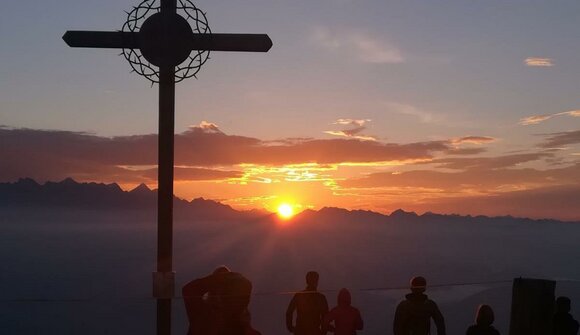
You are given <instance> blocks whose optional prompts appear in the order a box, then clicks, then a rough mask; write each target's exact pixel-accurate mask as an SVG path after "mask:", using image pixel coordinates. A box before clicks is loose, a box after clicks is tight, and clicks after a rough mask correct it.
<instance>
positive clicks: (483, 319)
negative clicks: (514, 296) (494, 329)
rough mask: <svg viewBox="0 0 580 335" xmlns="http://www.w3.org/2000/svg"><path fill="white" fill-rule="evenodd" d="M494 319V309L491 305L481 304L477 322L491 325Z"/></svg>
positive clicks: (478, 309)
mask: <svg viewBox="0 0 580 335" xmlns="http://www.w3.org/2000/svg"><path fill="white" fill-rule="evenodd" d="M494 320H495V316H494V315H493V309H491V307H490V306H489V305H479V307H478V308H477V313H476V314H475V324H477V325H478V326H491V324H492V323H493V321H494Z"/></svg>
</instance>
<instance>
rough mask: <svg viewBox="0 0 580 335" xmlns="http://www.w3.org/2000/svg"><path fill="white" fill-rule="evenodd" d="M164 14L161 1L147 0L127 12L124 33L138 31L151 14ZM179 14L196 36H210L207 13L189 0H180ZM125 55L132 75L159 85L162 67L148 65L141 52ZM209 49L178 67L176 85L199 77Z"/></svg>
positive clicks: (189, 58) (198, 53)
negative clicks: (137, 75) (197, 75)
mask: <svg viewBox="0 0 580 335" xmlns="http://www.w3.org/2000/svg"><path fill="white" fill-rule="evenodd" d="M160 11H161V3H160V0H144V1H142V2H141V3H140V4H139V5H138V6H135V7H133V9H132V10H131V11H130V12H127V21H126V22H125V23H124V24H123V28H122V29H121V31H123V32H132V33H135V32H138V31H139V30H140V29H141V26H142V25H143V22H145V20H147V18H149V17H150V16H151V15H153V14H156V13H159V12H160ZM177 13H178V14H180V15H181V16H183V17H184V18H185V19H186V20H187V21H188V23H189V24H190V25H191V28H192V30H193V32H194V33H196V34H211V29H210V28H209V25H208V22H207V16H206V13H204V12H203V11H202V10H200V9H199V8H198V7H196V6H195V5H194V4H193V3H192V2H191V1H190V0H178V1H177ZM122 54H123V56H124V57H125V59H126V60H127V61H128V62H129V64H130V65H131V68H132V69H133V71H132V72H136V73H137V74H139V75H141V76H143V77H145V78H147V79H148V80H149V81H151V82H152V83H159V68H157V67H156V66H155V65H153V64H151V63H150V62H148V61H147V60H146V59H145V57H143V54H142V53H141V50H139V49H123V53H122ZM209 54H210V52H209V50H193V51H192V52H191V54H190V55H189V57H188V58H187V59H186V60H185V61H184V62H183V63H181V64H179V65H177V66H176V67H175V82H176V83H178V82H180V81H182V80H184V79H186V78H191V77H196V74H197V73H198V72H199V70H200V69H201V67H202V65H203V64H205V62H207V60H208V59H209Z"/></svg>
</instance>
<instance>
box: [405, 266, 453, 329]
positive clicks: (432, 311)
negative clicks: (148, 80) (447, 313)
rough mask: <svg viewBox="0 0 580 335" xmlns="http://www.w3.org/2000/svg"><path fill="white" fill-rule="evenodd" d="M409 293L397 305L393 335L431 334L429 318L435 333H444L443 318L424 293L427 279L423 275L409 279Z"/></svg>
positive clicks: (435, 305)
mask: <svg viewBox="0 0 580 335" xmlns="http://www.w3.org/2000/svg"><path fill="white" fill-rule="evenodd" d="M410 286H411V293H410V294H407V295H406V296H405V300H403V301H402V302H401V303H399V305H398V306H397V310H396V312H395V321H394V323H393V333H394V334H395V335H428V334H431V319H433V321H434V322H435V326H436V327H437V335H445V320H444V319H443V315H442V314H441V311H439V307H437V304H436V303H435V302H434V301H433V300H430V299H429V297H427V295H426V294H424V292H425V290H426V289H427V280H426V279H425V278H423V277H413V278H412V279H411V285H410Z"/></svg>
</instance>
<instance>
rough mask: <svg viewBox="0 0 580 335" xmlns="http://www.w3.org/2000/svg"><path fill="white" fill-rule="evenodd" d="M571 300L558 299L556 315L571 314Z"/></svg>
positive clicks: (565, 298)
mask: <svg viewBox="0 0 580 335" xmlns="http://www.w3.org/2000/svg"><path fill="white" fill-rule="evenodd" d="M570 304H571V303H570V298H568V297H558V298H557V299H556V313H568V312H570Z"/></svg>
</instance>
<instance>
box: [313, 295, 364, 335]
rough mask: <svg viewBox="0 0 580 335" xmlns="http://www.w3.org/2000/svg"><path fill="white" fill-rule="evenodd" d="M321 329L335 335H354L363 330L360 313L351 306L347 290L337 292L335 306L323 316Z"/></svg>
mask: <svg viewBox="0 0 580 335" xmlns="http://www.w3.org/2000/svg"><path fill="white" fill-rule="evenodd" d="M322 329H323V332H325V331H327V330H328V331H331V332H334V334H335V335H356V331H357V330H362V329H363V320H362V317H361V315H360V311H359V310H358V309H357V308H354V307H352V306H351V295H350V292H349V291H348V290H347V289H345V288H343V289H341V290H340V292H338V298H337V306H336V307H334V308H333V309H331V310H330V312H328V313H327V314H326V315H325V316H324V321H323V328H322Z"/></svg>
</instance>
